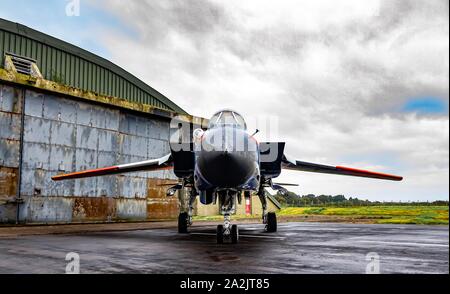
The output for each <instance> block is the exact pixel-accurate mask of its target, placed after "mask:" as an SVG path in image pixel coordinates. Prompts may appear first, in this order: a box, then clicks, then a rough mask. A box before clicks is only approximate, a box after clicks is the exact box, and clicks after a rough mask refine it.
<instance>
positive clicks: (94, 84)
mask: <svg viewBox="0 0 450 294" xmlns="http://www.w3.org/2000/svg"><path fill="white" fill-rule="evenodd" d="M7 52H8V53H14V54H17V55H21V56H25V57H28V58H32V59H35V60H36V61H37V65H38V67H39V69H40V70H41V72H42V75H43V76H44V78H45V79H47V80H52V81H56V82H58V83H61V84H65V85H69V86H72V87H75V88H79V89H83V90H87V91H92V92H95V93H99V94H102V95H106V96H113V97H118V98H123V99H127V100H129V101H132V102H137V103H143V104H149V105H152V106H155V107H158V108H161V109H165V110H169V111H174V112H178V113H182V114H185V112H184V110H182V109H181V108H180V107H178V106H177V105H176V104H174V103H173V102H172V101H170V100H169V99H167V98H166V97H165V96H163V95H162V94H160V93H159V92H157V91H156V90H154V89H153V88H151V87H149V86H148V85H146V84H145V83H143V82H142V81H140V80H139V79H137V78H136V77H134V76H132V75H131V74H129V73H127V72H126V71H124V70H123V69H122V68H120V67H118V66H116V65H114V64H112V63H111V62H109V61H107V60H105V59H103V58H100V57H98V56H95V55H93V54H91V53H89V52H87V51H85V50H82V49H80V48H78V47H75V46H72V45H70V44H68V43H66V42H63V41H61V40H58V39H55V38H52V37H50V36H47V35H45V34H43V33H40V32H37V31H34V30H32V29H30V28H27V27H25V26H22V25H19V24H14V23H11V22H8V21H5V20H2V19H0V58H1V65H3V64H4V54H5V53H7Z"/></svg>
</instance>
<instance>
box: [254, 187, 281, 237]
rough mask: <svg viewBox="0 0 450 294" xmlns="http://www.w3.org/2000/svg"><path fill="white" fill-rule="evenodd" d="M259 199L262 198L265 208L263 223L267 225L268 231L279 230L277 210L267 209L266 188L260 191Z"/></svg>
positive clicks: (263, 207)
mask: <svg viewBox="0 0 450 294" xmlns="http://www.w3.org/2000/svg"><path fill="white" fill-rule="evenodd" d="M258 196H259V199H260V200H261V204H262V209H263V224H265V225H266V227H265V230H266V232H268V233H276V232H277V229H278V228H277V215H276V213H275V212H268V211H267V195H266V191H265V190H264V189H261V190H260V191H259V193H258Z"/></svg>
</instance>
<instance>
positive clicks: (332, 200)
mask: <svg viewBox="0 0 450 294" xmlns="http://www.w3.org/2000/svg"><path fill="white" fill-rule="evenodd" d="M274 197H275V199H277V200H278V202H280V203H281V205H283V206H285V207H313V206H321V207H323V206H325V207H358V206H447V207H448V206H449V202H448V201H434V202H380V201H369V200H360V199H358V198H352V197H350V198H348V199H347V197H345V196H344V195H336V196H329V195H320V196H316V195H313V194H309V195H303V196H300V195H297V194H295V193H293V192H289V193H287V194H286V195H281V194H277V195H275V196H274Z"/></svg>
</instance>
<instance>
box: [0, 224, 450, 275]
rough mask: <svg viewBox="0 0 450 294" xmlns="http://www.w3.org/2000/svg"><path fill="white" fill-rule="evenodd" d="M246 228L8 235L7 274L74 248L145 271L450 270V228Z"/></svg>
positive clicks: (57, 265) (57, 263)
mask: <svg viewBox="0 0 450 294" xmlns="http://www.w3.org/2000/svg"><path fill="white" fill-rule="evenodd" d="M263 228H264V227H263V226H262V225H251V224H246V225H241V226H240V234H241V236H240V242H239V244H237V245H231V244H224V245H217V244H216V238H215V228H214V227H194V228H192V229H191V233H190V234H188V235H180V234H178V233H177V232H176V229H152V230H142V231H126V232H100V233H85V234H71V235H43V236H23V237H9V238H2V239H0V274H30V273H31V274H34V273H36V274H48V273H56V274H63V273H65V271H66V266H67V264H68V261H66V256H67V254H68V253H71V252H74V253H77V254H78V255H79V256H80V271H81V273H82V274H91V273H142V274H153V273H155V274H156V273H158V274H205V273H208V274H216V273H217V274H218V273H220V274H337V273H339V274H341V273H343V274H365V273H367V272H370V273H373V272H375V273H376V272H379V273H381V274H393V273H402V274H410V273H411V274H423V273H427V274H428V273H431V274H437V273H445V274H448V273H449V265H448V260H449V243H448V242H449V228H448V226H415V225H362V224H330V223H286V224H279V231H278V233H275V234H267V233H264V231H263Z"/></svg>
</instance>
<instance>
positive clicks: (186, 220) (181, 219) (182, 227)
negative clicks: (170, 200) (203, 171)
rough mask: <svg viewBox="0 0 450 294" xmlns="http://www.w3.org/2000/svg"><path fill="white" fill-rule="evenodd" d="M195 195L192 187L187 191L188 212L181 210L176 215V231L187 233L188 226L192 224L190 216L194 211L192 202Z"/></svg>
mask: <svg viewBox="0 0 450 294" xmlns="http://www.w3.org/2000/svg"><path fill="white" fill-rule="evenodd" d="M196 197H197V195H196V194H195V190H194V189H192V190H191V191H190V193H189V207H188V212H181V213H180V214H179V215H178V233H180V234H187V233H189V231H188V228H189V227H190V226H192V217H193V213H194V203H195V199H196Z"/></svg>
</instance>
